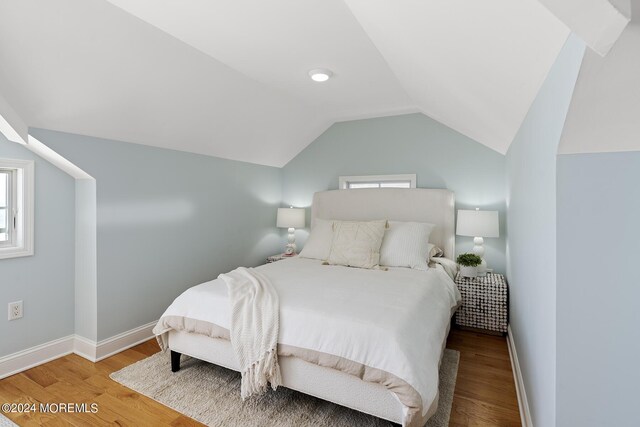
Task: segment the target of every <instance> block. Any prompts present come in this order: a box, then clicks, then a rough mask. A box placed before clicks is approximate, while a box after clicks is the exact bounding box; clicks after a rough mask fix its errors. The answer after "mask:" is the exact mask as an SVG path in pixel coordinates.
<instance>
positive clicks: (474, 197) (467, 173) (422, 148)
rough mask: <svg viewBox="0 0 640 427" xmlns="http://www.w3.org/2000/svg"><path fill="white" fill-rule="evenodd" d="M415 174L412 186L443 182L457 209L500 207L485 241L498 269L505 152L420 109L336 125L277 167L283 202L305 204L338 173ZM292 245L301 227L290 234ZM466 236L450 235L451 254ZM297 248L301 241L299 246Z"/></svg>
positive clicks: (463, 247) (501, 264)
mask: <svg viewBox="0 0 640 427" xmlns="http://www.w3.org/2000/svg"><path fill="white" fill-rule="evenodd" d="M402 173H415V174H417V177H418V183H417V184H418V187H425V188H448V189H449V190H452V191H454V192H455V195H456V204H457V208H458V209H465V208H475V207H480V208H481V209H492V210H499V211H500V220H501V229H500V235H501V237H500V238H498V239H485V246H486V255H485V257H486V259H487V262H488V264H489V267H493V268H495V269H496V270H497V271H499V272H504V271H505V257H504V253H505V241H506V239H505V234H506V233H505V225H504V224H505V220H506V219H505V218H506V209H505V194H506V192H505V181H504V174H505V158H504V156H502V155H500V154H498V153H497V152H495V151H493V150H491V149H489V148H487V147H485V146H483V145H481V144H479V143H477V142H475V141H473V140H471V139H469V138H467V137H465V136H463V135H461V134H459V133H458V132H455V131H454V130H452V129H450V128H448V127H446V126H444V125H443V124H441V123H438V122H437V121H435V120H433V119H431V118H429V117H427V116H424V115H422V114H408V115H402V116H395V117H384V118H376V119H367V120H356V121H351V122H341V123H336V124H334V125H333V126H331V127H330V128H329V129H328V130H327V131H326V132H325V133H323V134H322V135H321V136H320V137H318V139H316V140H315V141H314V142H313V143H312V144H311V145H309V146H308V147H307V148H305V149H304V150H303V151H302V152H301V153H300V154H298V156H296V157H295V158H294V159H293V160H291V162H289V163H288V164H287V165H286V166H285V167H284V168H283V178H284V182H283V196H284V202H285V204H291V205H294V206H300V207H306V206H310V205H311V200H312V197H313V193H314V192H316V191H322V190H328V189H336V188H338V177H339V176H341V175H379V174H402ZM298 237H299V240H300V243H303V242H304V239H305V237H306V233H305V232H303V231H301V232H299V233H298ZM472 240H473V239H472V238H468V237H458V238H457V240H456V250H457V252H465V251H469V250H470V249H471V248H472V247H473V241H472ZM300 246H302V245H300Z"/></svg>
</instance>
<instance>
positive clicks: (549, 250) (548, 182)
mask: <svg viewBox="0 0 640 427" xmlns="http://www.w3.org/2000/svg"><path fill="white" fill-rule="evenodd" d="M583 53H584V45H583V43H582V42H581V41H579V40H578V39H577V38H575V37H570V38H569V40H568V41H567V43H566V44H565V46H564V48H563V49H562V51H561V52H560V54H559V55H558V59H557V60H556V63H555V64H554V66H553V68H552V69H551V71H550V73H549V75H548V76H547V79H546V81H545V82H544V85H543V86H542V88H541V90H540V92H539V93H538V96H537V97H536V99H535V101H534V103H533V105H532V106H531V109H530V110H529V113H528V114H527V117H526V118H525V120H524V122H523V123H522V126H521V128H520V130H519V132H518V134H517V136H516V138H515V139H514V141H513V143H512V144H511V147H510V148H509V151H508V153H507V183H508V189H507V194H508V196H507V204H508V209H509V216H508V218H507V232H508V241H507V262H508V267H507V279H508V281H509V286H510V324H511V329H512V331H513V338H514V342H515V344H516V349H517V353H518V358H519V364H520V368H521V370H522V375H523V379H524V383H525V387H526V394H527V398H528V401H529V406H530V409H531V416H532V420H533V423H534V425H536V426H544V427H551V426H554V425H555V410H556V409H555V405H556V402H555V381H556V152H557V148H558V142H559V140H560V135H561V133H562V127H563V125H564V120H565V117H566V114H567V110H568V107H569V102H570V100H571V94H572V93H573V88H574V85H575V81H576V78H577V75H578V70H579V69H580V63H581V60H582V55H583Z"/></svg>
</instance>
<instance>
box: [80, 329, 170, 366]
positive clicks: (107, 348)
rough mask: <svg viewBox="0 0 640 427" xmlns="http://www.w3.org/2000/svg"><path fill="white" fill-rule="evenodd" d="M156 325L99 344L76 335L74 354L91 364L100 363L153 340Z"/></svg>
mask: <svg viewBox="0 0 640 427" xmlns="http://www.w3.org/2000/svg"><path fill="white" fill-rule="evenodd" d="M156 323H158V321H157V320H156V321H154V322H150V323H147V324H146V325H142V326H139V327H137V328H134V329H131V330H129V331H126V332H123V333H121V334H118V335H114V336H112V337H111V338H107V339H104V340H101V341H98V342H95V341H92V340H89V339H87V338H84V337H80V336H78V335H76V341H75V346H74V350H73V352H74V353H76V354H77V355H78V356H82V357H84V358H85V359H87V360H90V361H91V362H99V361H101V360H102V359H106V358H107V357H109V356H113V355H114V354H116V353H120V352H121V351H124V350H126V349H128V348H131V347H133V346H136V345H138V344H140V343H143V342H145V341H147V340H149V339H151V338H153V332H152V331H151V330H152V329H153V327H154V326H155V325H156Z"/></svg>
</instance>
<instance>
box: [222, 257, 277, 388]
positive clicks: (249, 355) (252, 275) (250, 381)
mask: <svg viewBox="0 0 640 427" xmlns="http://www.w3.org/2000/svg"><path fill="white" fill-rule="evenodd" d="M219 278H220V279H222V280H224V282H225V283H226V284H227V289H228V292H229V302H230V303H231V306H230V307H231V324H230V337H231V346H232V347H233V351H234V352H235V354H236V357H237V358H238V362H239V363H240V373H241V374H242V383H241V386H240V395H241V396H242V400H244V399H246V398H248V397H251V396H253V395H255V394H260V393H264V392H265V391H266V390H267V387H268V384H269V383H271V387H272V388H273V389H274V390H275V389H276V388H277V387H278V386H279V385H280V383H281V378H280V366H279V365H278V353H277V346H278V333H279V330H280V324H279V323H280V303H279V301H278V293H277V292H276V290H275V288H274V287H273V285H272V284H271V282H270V281H269V279H268V278H267V277H266V276H264V275H263V274H261V273H259V272H257V271H256V270H254V269H247V268H244V267H240V268H237V269H235V270H233V271H232V272H230V273H227V274H221V275H220V276H219Z"/></svg>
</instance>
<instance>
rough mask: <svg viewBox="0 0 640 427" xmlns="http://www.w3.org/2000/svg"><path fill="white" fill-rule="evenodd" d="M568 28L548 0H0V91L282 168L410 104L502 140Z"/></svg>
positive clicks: (31, 116)
mask: <svg viewBox="0 0 640 427" xmlns="http://www.w3.org/2000/svg"><path fill="white" fill-rule="evenodd" d="M547 1H551V0H547ZM593 1H606V0H593ZM616 1H623V0H616ZM568 33H569V30H568V28H567V26H566V25H565V24H564V23H562V22H561V21H560V20H559V19H557V18H556V17H555V15H553V14H552V13H551V12H550V11H549V9H547V8H545V7H543V6H542V5H541V4H540V3H539V2H538V0H520V1H517V2H514V1H511V0H485V1H482V2H478V1H473V0H449V1H446V0H430V1H422V0H396V1H389V0H307V1H300V0H270V1H268V2H265V1H263V0H262V1H261V0H237V1H229V0H226V1H225V0H183V1H178V0H110V1H106V0H50V1H46V2H42V1H38V0H21V1H12V0H0V64H2V66H0V94H1V95H2V96H3V97H4V99H5V100H6V102H7V103H8V104H9V105H10V107H12V109H13V111H15V112H16V113H17V114H18V115H19V116H20V118H21V120H22V121H23V122H24V123H26V124H27V125H29V126H32V127H41V128H48V129H55V130H62V131H66V132H72V133H78V134H86V135H92V136H99V137H104V138H109V139H117V140H123V141H128V142H134V143H141V144H147V145H153V146H158V147H164V148H172V149H177V150H183V151H191V152H195V153H201V154H208V155H213V156H218V157H223V158H230V159H237V160H244V161H249V162H253V163H260V164H265V165H272V166H282V165H284V164H286V163H287V162H288V161H289V160H290V159H291V158H293V157H294V156H295V155H296V154H297V153H298V152H299V151H301V150H302V149H303V148H304V147H306V146H307V145H308V144H309V143H310V142H312V141H313V140H314V139H315V138H316V137H317V136H318V135H319V134H320V133H322V132H323V131H324V130H325V129H326V128H327V127H328V126H330V125H331V124H332V123H333V122H335V121H341V120H350V119H354V118H362V117H375V116H384V115H391V114H401V113H406V112H414V111H422V112H423V113H425V114H427V115H429V116H431V117H433V118H434V119H436V120H439V121H441V122H442V123H444V124H446V125H448V126H450V127H452V128H453V129H455V130H457V131H459V132H461V133H463V134H465V135H467V136H469V137H471V138H473V139H475V140H477V141H478V142H480V143H482V144H485V145H486V146H488V147H490V148H492V149H494V150H496V151H499V152H501V153H504V152H506V150H507V148H508V146H509V144H510V142H511V140H512V139H513V136H514V135H515V133H516V132H517V130H518V128H519V126H520V124H521V122H522V120H523V118H524V116H525V115H526V113H527V110H528V108H529V106H530V104H531V102H532V101H533V99H534V98H535V96H536V94H537V91H538V89H539V87H540V86H541V84H542V82H543V80H544V78H545V77H546V74H547V72H548V71H549V69H550V67H551V65H552V63H553V62H554V60H555V58H556V56H557V53H558V52H559V50H560V48H561V47H562V45H563V43H564V41H565V40H566V37H567V35H568ZM318 67H324V68H329V69H331V70H333V72H334V73H335V76H334V78H332V79H331V80H330V81H328V82H326V83H321V84H319V83H315V82H313V81H311V80H310V79H309V78H308V76H307V72H308V71H309V70H310V69H312V68H318Z"/></svg>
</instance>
